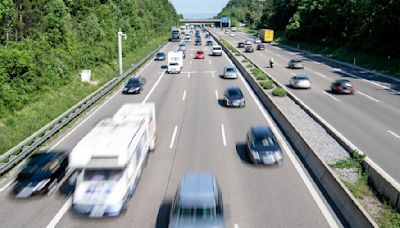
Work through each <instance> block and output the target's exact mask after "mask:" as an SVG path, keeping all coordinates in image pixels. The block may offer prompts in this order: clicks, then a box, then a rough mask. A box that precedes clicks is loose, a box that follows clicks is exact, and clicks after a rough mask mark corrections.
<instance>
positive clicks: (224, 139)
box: [221, 124, 226, 146]
mask: <svg viewBox="0 0 400 228" xmlns="http://www.w3.org/2000/svg"><path fill="white" fill-rule="evenodd" d="M221 134H222V143H223V144H224V146H226V137H225V128H224V125H223V124H221Z"/></svg>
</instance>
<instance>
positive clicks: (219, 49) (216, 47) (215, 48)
mask: <svg viewBox="0 0 400 228" xmlns="http://www.w3.org/2000/svg"><path fill="white" fill-rule="evenodd" d="M212 55H217V56H221V55H222V47H221V46H219V45H214V46H213V48H212Z"/></svg>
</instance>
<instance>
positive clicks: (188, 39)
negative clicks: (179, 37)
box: [183, 35, 192, 42]
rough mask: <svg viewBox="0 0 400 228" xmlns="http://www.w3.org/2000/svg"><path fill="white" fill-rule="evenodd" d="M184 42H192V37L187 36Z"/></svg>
mask: <svg viewBox="0 0 400 228" xmlns="http://www.w3.org/2000/svg"><path fill="white" fill-rule="evenodd" d="M183 40H184V41H185V42H188V41H191V40H192V39H191V38H190V35H185V37H184V38H183Z"/></svg>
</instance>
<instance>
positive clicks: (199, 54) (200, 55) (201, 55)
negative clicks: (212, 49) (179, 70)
mask: <svg viewBox="0 0 400 228" xmlns="http://www.w3.org/2000/svg"><path fill="white" fill-rule="evenodd" d="M195 58H196V59H204V51H201V50H200V51H196V57H195Z"/></svg>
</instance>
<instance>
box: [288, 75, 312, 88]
mask: <svg viewBox="0 0 400 228" xmlns="http://www.w3.org/2000/svg"><path fill="white" fill-rule="evenodd" d="M289 83H290V86H292V87H293V88H299V89H310V88H311V81H310V79H309V78H308V76H307V75H295V76H293V77H291V78H290V81H289Z"/></svg>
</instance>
